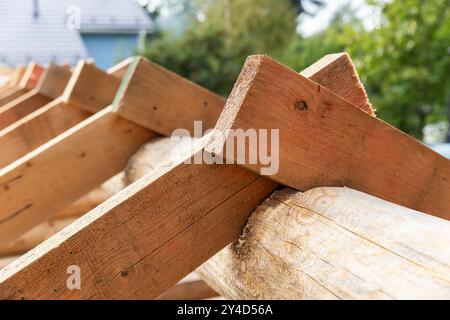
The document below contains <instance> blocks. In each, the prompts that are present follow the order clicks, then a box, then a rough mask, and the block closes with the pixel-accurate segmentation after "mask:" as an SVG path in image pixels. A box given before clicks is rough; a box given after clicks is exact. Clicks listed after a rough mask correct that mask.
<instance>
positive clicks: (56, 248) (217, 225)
mask: <svg viewBox="0 0 450 320" xmlns="http://www.w3.org/2000/svg"><path fill="white" fill-rule="evenodd" d="M348 63H349V59H348V56H346V55H332V56H327V57H325V58H324V59H323V60H321V61H319V62H318V63H316V64H315V65H313V66H312V67H310V68H308V69H307V70H305V71H304V72H302V73H301V74H298V73H296V72H294V71H292V70H290V69H289V68H287V67H285V66H283V65H281V64H279V63H277V62H276V61H273V60H272V59H270V58H269V57H267V56H264V55H258V56H251V57H249V58H248V60H247V62H246V64H245V66H244V68H243V70H242V72H241V75H240V77H239V79H238V81H237V83H236V85H235V87H234V89H233V91H232V93H231V95H230V97H229V98H228V100H227V101H226V102H225V100H224V99H223V98H222V97H219V96H217V95H215V94H213V93H211V92H209V91H207V90H206V89H204V88H202V87H200V86H198V85H196V84H194V83H192V82H190V81H187V80H186V79H183V78H181V77H180V76H178V75H176V74H174V73H172V72H170V71H167V70H165V69H163V68H162V67H159V66H157V65H155V64H153V63H151V62H149V61H147V60H145V59H142V58H135V59H134V60H133V61H132V62H131V63H130V64H129V65H128V67H127V71H126V73H125V74H124V75H123V80H122V81H121V84H120V86H119V89H118V91H117V94H116V95H115V99H114V102H113V103H112V105H111V106H108V107H106V108H105V109H103V110H101V111H98V110H95V111H93V112H96V113H95V114H94V115H92V116H90V117H89V118H87V119H86V120H84V121H81V122H79V123H78V124H76V125H75V126H73V127H72V128H70V129H68V130H66V131H65V132H63V133H62V134H60V135H58V136H57V137H55V138H54V139H52V140H49V141H48V142H47V143H45V144H43V145H41V146H40V147H38V148H37V149H35V150H33V151H31V152H30V153H27V154H26V155H25V156H23V157H21V158H20V159H18V160H16V161H15V162H13V163H11V164H9V165H7V166H6V167H3V168H2V169H0V186H2V188H3V190H2V192H1V193H0V202H1V203H4V205H3V206H2V208H0V244H3V243H6V242H8V241H12V240H14V239H16V238H17V237H19V236H20V235H22V234H23V233H25V232H26V231H28V230H30V229H31V228H33V227H34V226H36V225H38V224H39V223H41V222H43V221H45V220H47V219H49V218H51V217H52V216H54V215H55V214H57V213H58V212H59V211H61V210H62V209H64V208H65V207H67V206H69V205H70V204H71V203H73V202H74V201H75V200H77V199H78V198H80V197H81V196H83V195H85V194H87V193H88V192H89V191H90V190H92V189H94V188H95V187H96V186H98V185H99V184H101V183H102V182H104V181H105V180H107V179H108V178H110V177H112V176H113V175H115V174H116V173H118V172H119V171H121V170H122V169H123V168H124V167H125V165H126V163H127V160H128V159H129V158H130V156H131V155H133V154H134V153H135V152H136V151H137V150H138V148H139V147H140V146H141V145H142V144H143V143H145V142H147V141H149V140H150V139H152V138H155V137H157V136H169V135H170V134H171V133H172V132H173V131H174V130H175V129H179V128H184V129H187V130H189V131H190V132H191V133H192V131H193V124H194V121H195V120H201V121H203V129H205V130H206V129H209V128H216V129H217V130H220V131H222V132H227V130H228V129H243V130H248V129H268V130H271V129H279V138H280V141H279V142H280V143H279V155H280V158H279V171H278V172H277V173H275V174H273V175H271V176H260V175H259V172H260V169H261V167H262V164H261V163H257V164H252V165H248V164H232V165H221V164H206V163H204V164H198V165H189V164H186V163H185V162H186V160H189V159H191V158H195V157H197V156H198V155H202V156H203V155H204V154H207V155H208V156H209V157H210V158H211V159H213V160H216V161H217V162H220V160H222V159H224V158H225V159H227V160H230V162H236V159H234V158H233V157H231V156H230V155H227V154H223V152H220V151H221V147H222V146H221V145H215V144H214V143H211V141H210V139H211V137H210V136H205V137H203V138H202V139H200V141H198V143H197V144H196V147H195V150H192V152H191V153H190V154H189V155H188V156H186V157H185V158H183V159H179V160H178V161H174V162H172V163H170V164H169V165H167V166H165V167H163V168H161V169H160V170H158V171H157V172H154V173H151V174H149V175H146V176H144V177H142V178H141V179H139V180H138V181H136V182H135V183H133V184H132V185H130V186H129V187H127V188H126V189H124V190H123V191H121V192H119V193H118V194H116V195H115V196H113V197H112V198H110V199H108V200H107V201H105V202H104V203H103V204H102V205H100V206H98V207H97V208H95V209H93V210H92V211H90V212H89V213H87V214H86V215H84V216H83V217H81V218H80V219H78V220H77V221H75V222H74V223H72V224H70V225H69V226H68V227H67V228H65V229H64V230H63V231H61V232H59V233H57V234H56V235H55V236H53V237H51V238H50V239H49V240H47V241H45V242H44V243H42V244H41V245H39V246H38V247H36V248H35V249H33V250H31V251H30V252H28V253H27V254H26V255H24V256H22V257H21V258H19V259H18V260H16V261H14V262H13V263H11V264H10V265H9V266H7V267H6V268H4V269H3V270H2V271H0V298H5V299H66V298H70V299H109V298H127V299H133V298H134V299H149V298H157V297H159V296H161V294H163V293H164V292H165V291H167V290H168V289H169V288H171V287H172V286H173V285H174V284H176V283H177V282H178V281H179V280H181V279H182V278H183V277H185V276H186V275H187V274H189V273H190V272H192V271H193V270H195V269H196V268H197V267H199V266H200V265H201V264H202V263H204V262H205V261H206V260H208V259H209V258H210V257H212V256H213V255H214V254H216V253H217V252H219V251H220V250H221V249H222V248H224V247H225V246H226V245H228V244H229V243H231V242H232V241H233V240H235V239H237V238H238V237H239V235H240V234H241V232H242V230H243V227H244V226H245V223H246V221H247V219H248V217H249V216H250V214H251V213H252V212H253V211H254V210H255V209H256V208H257V207H258V205H259V204H261V203H262V202H263V201H264V200H265V199H266V198H267V197H268V196H270V194H272V193H273V192H274V191H275V190H277V189H278V188H280V186H288V187H291V188H293V189H296V190H301V191H306V190H308V189H311V188H314V187H319V186H336V187H341V186H346V187H351V188H353V189H357V190H359V191H362V192H365V193H367V194H369V195H373V196H376V197H379V198H381V199H384V200H387V201H390V202H392V203H395V204H399V205H402V206H405V207H408V208H411V209H414V210H420V211H422V212H425V213H428V214H430V215H434V216H438V217H442V218H446V219H449V218H450V216H449V213H450V207H449V203H450V179H449V177H450V161H449V160H448V159H445V158H444V157H442V156H440V155H438V154H437V153H435V152H434V151H432V150H431V149H429V148H427V147H426V146H424V145H422V144H421V143H419V142H418V141H416V140H414V139H412V138H410V137H408V136H407V135H406V134H404V133H402V132H400V131H399V130H397V129H395V128H393V127H391V126H390V125H388V124H386V123H384V122H383V121H381V120H380V119H377V118H376V117H374V115H373V112H372V110H371V108H370V104H369V102H368V100H367V96H366V95H365V92H364V90H363V89H362V87H361V85H360V83H359V81H358V80H357V78H356V77H347V78H346V79H347V80H344V79H340V78H339V76H340V75H347V76H348V74H347V73H345V72H343V71H342V70H343V69H344V70H348ZM346 68H347V69H346ZM337 70H339V71H337ZM350 72H354V70H352V69H351V71H350ZM355 78H356V79H355ZM349 79H350V80H349ZM247 151H248V150H247ZM268 151H269V153H270V151H271V150H268ZM50 168H51V170H50ZM368 172H370V174H368ZM44 177H45V179H43V178H44ZM412 181H414V183H412ZM18 195H20V196H18ZM71 265H77V266H79V268H80V269H81V270H83V287H82V289H81V290H69V289H68V288H67V286H66V279H67V273H66V271H67V268H68V267H69V266H71Z"/></svg>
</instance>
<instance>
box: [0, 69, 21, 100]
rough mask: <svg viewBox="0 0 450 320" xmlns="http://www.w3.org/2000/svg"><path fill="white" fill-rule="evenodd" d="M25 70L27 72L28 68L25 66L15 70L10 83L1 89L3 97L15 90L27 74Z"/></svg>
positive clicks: (0, 93) (0, 92)
mask: <svg viewBox="0 0 450 320" xmlns="http://www.w3.org/2000/svg"><path fill="white" fill-rule="evenodd" d="M25 70H26V68H25V67H24V66H18V67H17V68H16V69H15V70H14V72H13V74H12V75H11V77H10V79H9V81H8V82H7V83H6V84H5V85H3V86H2V87H1V88H0V95H2V94H3V93H4V92H6V91H8V90H10V89H12V88H14V87H15V86H18V85H19V83H20V81H21V79H22V77H23V75H24V74H25Z"/></svg>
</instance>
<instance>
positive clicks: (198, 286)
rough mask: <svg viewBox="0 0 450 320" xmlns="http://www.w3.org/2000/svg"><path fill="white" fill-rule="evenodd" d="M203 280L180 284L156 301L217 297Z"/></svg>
mask: <svg viewBox="0 0 450 320" xmlns="http://www.w3.org/2000/svg"><path fill="white" fill-rule="evenodd" d="M218 295H219V294H218V293H217V292H215V291H214V290H213V289H212V288H211V287H210V286H208V285H207V284H206V282H204V281H203V280H194V281H185V282H180V283H178V284H177V285H175V286H173V287H172V288H170V289H169V290H167V291H166V292H165V293H164V294H163V295H162V296H161V297H159V298H158V300H203V299H210V298H215V297H218Z"/></svg>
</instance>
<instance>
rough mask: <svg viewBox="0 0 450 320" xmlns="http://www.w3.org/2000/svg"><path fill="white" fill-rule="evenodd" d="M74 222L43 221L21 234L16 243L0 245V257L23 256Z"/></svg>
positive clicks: (67, 220)
mask: <svg viewBox="0 0 450 320" xmlns="http://www.w3.org/2000/svg"><path fill="white" fill-rule="evenodd" d="M75 220H76V219H75V218H66V219H54V220H49V221H45V222H43V223H41V224H39V225H37V226H36V227H34V228H33V229H32V230H30V231H28V232H27V233H25V234H23V235H22V236H21V237H20V238H19V239H17V240H16V241H13V242H11V243H9V244H6V245H0V257H6V256H10V255H20V254H24V253H26V252H27V251H29V250H31V249H33V248H34V247H36V246H37V245H39V244H40V243H42V242H43V241H45V240H47V239H48V238H50V237H51V236H53V235H54V234H55V233H57V232H58V231H61V230H62V229H64V228H65V227H67V226H68V225H70V224H71V223H72V222H74V221H75Z"/></svg>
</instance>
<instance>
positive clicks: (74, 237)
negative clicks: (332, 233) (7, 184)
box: [0, 61, 369, 298]
mask: <svg viewBox="0 0 450 320" xmlns="http://www.w3.org/2000/svg"><path fill="white" fill-rule="evenodd" d="M147 63H148V62H147ZM139 65H145V64H144V63H143V62H142V61H141V62H139V63H137V64H136V66H139ZM326 67H327V66H321V68H326ZM139 69H140V68H135V71H133V72H136V70H139ZM153 69H154V70H158V68H153ZM314 74H315V73H314ZM166 75H167V76H169V75H171V74H170V73H166ZM172 77H178V76H176V75H171V76H170V77H168V78H164V77H163V78H162V79H166V81H167V86H170V83H171V82H172V81H174V82H175V83H177V82H178V80H179V79H178V80H173V79H171V78H172ZM355 78H356V77H355ZM355 78H352V79H353V80H352V79H350V81H349V82H347V85H348V86H352V85H354V86H355V87H358V90H361V87H360V84H359V82H358V83H357V85H355V81H354V79H355ZM314 80H315V81H318V82H319V83H322V85H323V86H325V87H326V86H327V83H326V82H327V78H325V79H314ZM333 81H336V79H333ZM129 83H132V82H129ZM139 85H140V86H141V87H142V86H143V84H142V83H140V84H139ZM167 86H166V87H167ZM196 88H197V86H193V85H192V86H191V89H192V91H190V90H183V91H182V92H179V91H172V90H166V93H167V94H165V95H163V96H159V97H158V99H160V100H159V101H164V105H161V104H160V103H159V102H158V100H156V101H152V103H150V104H149V103H147V104H145V103H144V104H142V105H143V106H144V107H146V108H148V109H150V110H154V111H159V112H160V115H165V114H166V113H164V109H163V108H165V107H169V108H180V109H176V110H183V108H187V109H186V110H187V111H186V113H183V112H181V111H180V112H179V115H180V116H183V115H184V114H186V115H187V117H188V120H186V124H187V125H189V126H191V125H192V124H191V123H190V122H189V121H192V120H193V119H192V117H191V116H190V113H189V112H188V110H190V109H191V108H198V110H199V111H201V110H202V109H201V108H199V106H198V105H189V104H187V103H186V101H195V102H196V103H198V102H204V101H208V97H209V96H210V93H208V94H207V95H206V96H204V97H203V98H204V99H199V98H198V99H193V100H189V97H186V99H179V95H180V94H181V95H183V94H189V95H193V93H197V94H201V92H204V91H203V90H201V91H199V90H198V89H196ZM128 90H131V89H128ZM235 90H239V88H235ZM137 92H140V93H141V94H142V95H143V97H144V98H145V97H146V92H147V91H146V90H144V89H141V90H139V91H137ZM135 93H136V92H135ZM337 94H339V92H337ZM170 96H173V97H176V98H174V99H173V100H172V99H169V98H168V97H170ZM194 96H195V95H194ZM126 97H127V96H126V93H121V96H120V98H118V99H121V100H119V102H118V103H115V107H116V108H117V107H118V109H119V110H117V111H118V113H119V114H128V117H129V118H133V117H136V116H138V113H135V112H125V111H124V109H122V110H120V109H121V108H127V107H133V106H132V105H129V104H127V103H121V102H120V101H122V100H123V101H131V99H130V100H127V98H126ZM133 99H135V97H134V98H133ZM144 101H147V100H144ZM116 102H117V101H116ZM133 105H134V104H133ZM154 105H156V106H157V109H156V110H155V109H153V106H154ZM202 106H203V107H208V106H211V104H210V103H208V104H207V105H206V106H205V105H204V104H202ZM348 107H349V108H353V109H355V106H353V105H349V106H348ZM161 109H162V110H161ZM147 111H148V110H147ZM145 112H146V111H143V114H145ZM203 112H206V113H207V114H209V112H210V111H209V110H207V111H206V110H205V111H203ZM107 115H108V113H107V112H105V113H104V114H103V115H102V117H103V116H104V117H107ZM170 116H171V115H169V117H170ZM94 117H98V115H96V116H94ZM197 117H198V119H201V118H202V115H198V116H197ZM368 117H369V116H368ZM96 120H97V119H95V120H93V119H92V118H90V119H89V123H90V124H91V125H94V124H95V123H98V121H96ZM160 122H161V123H158V122H157V121H155V122H154V123H153V124H154V125H156V126H157V127H158V126H159V127H161V128H163V129H164V130H165V132H164V131H162V130H161V132H160V133H161V134H164V133H166V132H168V130H169V128H168V127H167V123H166V122H165V121H164V119H163V118H161V119H160ZM129 123H132V122H129ZM162 123H164V125H161V124H162ZM177 124H179V123H177ZM83 125H84V124H80V126H79V127H78V128H77V129H74V130H73V131H72V132H71V133H69V134H76V135H78V136H83V137H84V139H89V141H92V139H91V138H92V136H90V135H89V134H85V133H84V132H85V131H84V129H83V128H82V127H83ZM189 126H188V128H189ZM139 127H140V128H142V127H141V126H139ZM111 128H112V127H111ZM176 128H178V127H174V129H176ZM100 129H101V128H100V127H97V130H95V131H99V130H100ZM149 129H153V130H157V129H156V128H149ZM111 130H112V129H111ZM148 132H149V133H151V134H152V135H154V133H153V131H148ZM68 137H69V136H66V137H65V138H68ZM65 138H62V139H61V141H64V140H65ZM207 140H208V139H207V138H205V139H202V140H201V141H200V143H199V145H198V146H197V148H198V149H197V150H196V151H193V155H195V153H196V152H202V149H203V147H204V145H203V143H205V142H207ZM71 143H72V144H77V143H76V142H75V140H74V141H72V142H71ZM93 151H94V150H93ZM189 157H190V156H189ZM91 161H92V160H91ZM47 163H50V162H47ZM99 166H100V165H99ZM72 173H74V174H76V175H79V174H80V171H78V170H76V169H73V168H72ZM86 174H92V171H89V173H87V172H86ZM72 182H73V183H76V180H75V179H73V181H72V180H71V183H72ZM277 187H278V186H277V184H275V183H274V182H271V181H269V180H267V179H265V178H262V177H259V176H257V175H255V174H253V173H251V172H249V171H247V170H245V169H243V168H240V167H238V166H235V165H230V166H222V165H206V164H205V165H187V164H184V163H183V161H181V160H180V161H179V162H176V163H173V164H171V165H170V166H168V167H166V168H164V170H163V171H162V172H159V173H158V174H155V175H151V176H146V177H144V178H142V179H141V180H139V181H137V182H136V183H135V184H133V185H132V186H130V187H129V188H127V189H125V190H124V191H122V192H121V193H119V194H118V195H116V196H114V197H113V198H111V199H109V200H108V201H106V202H105V203H104V204H103V205H101V206H99V207H98V208H96V209H94V210H93V211H91V212H90V213H89V214H87V215H85V216H84V217H83V218H81V219H80V220H78V221H77V222H75V223H73V224H71V225H70V226H69V227H68V228H66V229H65V230H64V231H62V232H60V233H58V234H57V235H55V236H54V237H52V238H51V239H49V240H48V241H46V242H45V243H43V244H42V245H41V246H39V247H37V248H36V249H35V250H32V251H30V252H29V253H28V254H27V255H25V256H24V257H22V258H21V259H19V260H17V261H16V263H13V264H11V265H10V266H9V267H7V268H5V269H4V270H3V271H1V273H0V297H2V298H119V297H123V298H156V297H158V296H159V295H160V294H161V293H163V292H164V291H165V290H167V289H168V288H169V287H171V286H172V285H174V284H175V283H176V282H177V281H178V280H180V279H181V278H182V277H184V276H185V275H186V274H188V273H190V272H191V271H192V270H194V269H195V268H196V267H197V266H199V265H200V264H201V263H202V262H204V261H205V260H206V259H207V258H209V257H210V256H212V255H213V254H214V253H216V252H217V251H218V250H220V249H221V248H223V247H224V246H225V245H226V244H228V243H229V242H231V241H232V240H234V239H235V238H236V237H237V236H239V234H240V232H241V230H242V227H243V225H244V224H245V221H246V219H247V217H248V215H249V214H250V213H251V212H252V211H253V210H254V209H255V207H256V206H257V205H258V204H259V203H261V201H262V200H264V199H265V198H266V197H267V196H268V195H269V194H270V193H272V192H273V191H274V190H275V189H276V188H277ZM58 196H59V197H61V191H60V192H59V195H58ZM52 201H53V199H52ZM47 212H48V211H47ZM19 215H20V214H19ZM16 217H17V215H16V216H15V217H13V218H11V219H10V220H9V221H12V220H16ZM16 221H17V220H16ZM73 264H77V265H79V266H80V268H81V270H83V271H82V272H83V275H82V277H83V279H84V282H83V289H82V290H68V289H67V287H66V282H65V279H66V278H65V276H66V273H65V271H66V268H67V267H68V266H69V265H73ZM50 265H52V272H51V273H47V272H46V270H47V266H50ZM44 273H45V276H43V274H44ZM63 279H64V281H62V280H63Z"/></svg>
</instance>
